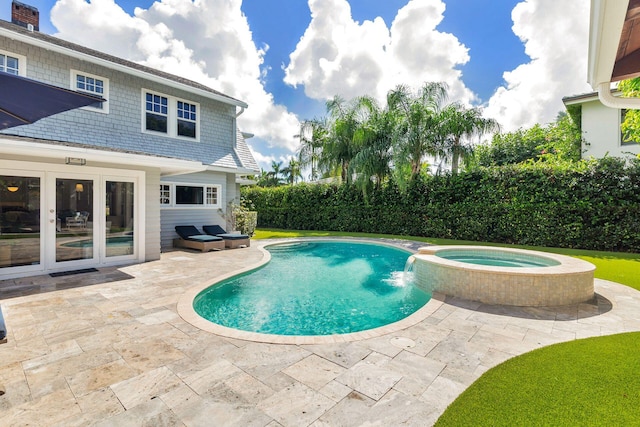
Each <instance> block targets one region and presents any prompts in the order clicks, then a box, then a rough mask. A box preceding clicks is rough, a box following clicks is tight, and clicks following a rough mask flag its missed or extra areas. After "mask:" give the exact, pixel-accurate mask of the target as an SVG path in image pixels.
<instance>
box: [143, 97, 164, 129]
mask: <svg viewBox="0 0 640 427" xmlns="http://www.w3.org/2000/svg"><path fill="white" fill-rule="evenodd" d="M168 121H169V99H168V98H167V97H165V96H161V95H155V94H153V93H149V92H147V95H146V120H145V123H146V129H147V130H151V131H154V132H162V133H167V130H168V127H167V123H168Z"/></svg>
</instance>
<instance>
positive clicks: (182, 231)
mask: <svg viewBox="0 0 640 427" xmlns="http://www.w3.org/2000/svg"><path fill="white" fill-rule="evenodd" d="M176 233H178V236H180V238H182V239H184V240H191V241H193V242H215V241H217V240H222V237H217V236H210V235H207V234H202V233H201V232H200V231H198V229H197V228H196V227H194V226H193V225H176Z"/></svg>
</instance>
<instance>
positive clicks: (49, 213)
mask: <svg viewBox="0 0 640 427" xmlns="http://www.w3.org/2000/svg"><path fill="white" fill-rule="evenodd" d="M0 163H1V162H0ZM13 163H14V164H15V165H17V166H19V165H22V166H23V168H22V169H9V168H2V167H0V279H2V278H6V277H19V276H23V275H29V274H39V273H49V272H57V271H68V270H76V269H82V268H88V267H98V266H101V265H117V264H122V263H129V262H132V261H135V260H144V240H143V236H144V233H140V232H139V230H142V229H144V224H143V222H141V219H142V218H143V217H144V203H143V201H144V192H143V191H142V190H141V189H143V188H144V184H143V183H144V173H142V172H137V171H124V170H114V169H101V168H87V167H78V168H74V169H73V170H69V171H67V169H71V168H68V167H67V168H61V167H56V166H50V169H48V170H47V169H45V170H43V169H40V168H37V169H36V168H35V166H33V165H34V164H28V163H26V162H25V163H22V162H13ZM0 166H2V165H1V164H0ZM41 166H43V165H42V164H41ZM30 167H33V168H30ZM85 171H86V172H85Z"/></svg>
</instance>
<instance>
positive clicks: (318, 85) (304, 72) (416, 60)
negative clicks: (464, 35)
mask: <svg viewBox="0 0 640 427" xmlns="http://www.w3.org/2000/svg"><path fill="white" fill-rule="evenodd" d="M309 8H310V9H311V17H312V19H311V23H310V24H309V27H308V28H307V30H306V31H305V33H304V36H303V37H302V38H301V39H300V41H299V43H298V45H297V46H296V49H295V51H294V52H292V53H291V55H290V62H289V64H288V65H287V66H286V68H285V79H284V80H285V82H286V83H287V84H289V85H292V86H297V85H304V89H305V93H306V94H307V96H309V97H311V98H315V99H321V100H325V99H330V98H332V97H333V96H334V95H341V96H342V97H344V98H345V99H350V98H353V97H355V96H359V95H364V94H368V95H373V96H375V97H377V98H378V99H380V100H383V99H384V97H385V95H386V93H387V92H388V91H389V90H390V89H392V88H394V87H395V86H396V85H398V84H407V85H410V86H413V87H418V86H421V85H422V83H424V82H426V81H444V82H446V83H447V84H449V87H450V91H449V94H450V96H451V98H452V99H454V100H458V101H462V102H469V101H471V100H473V99H474V95H473V93H472V92H471V91H470V90H469V89H468V88H466V87H465V85H464V83H463V82H462V81H461V72H460V71H459V70H457V69H456V68H455V67H456V66H459V65H462V64H465V63H466V62H467V61H468V60H469V55H468V53H467V51H468V49H467V48H466V47H465V46H464V45H462V44H461V43H460V42H459V41H458V39H457V38H456V37H455V36H454V35H452V34H448V33H443V32H440V31H438V30H436V26H437V25H438V24H439V23H440V22H441V21H442V19H443V13H444V10H445V5H444V3H443V2H442V1H441V0H410V1H409V2H408V3H407V5H406V6H404V7H403V8H401V9H400V10H399V11H398V14H397V16H396V17H395V19H394V21H393V23H392V24H391V27H387V25H386V24H385V22H384V21H383V20H382V18H376V19H374V20H373V21H364V22H362V23H359V22H356V21H354V20H353V18H352V17H351V8H350V6H349V3H348V2H347V1H346V0H309Z"/></svg>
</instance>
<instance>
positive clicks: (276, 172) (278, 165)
mask: <svg viewBox="0 0 640 427" xmlns="http://www.w3.org/2000/svg"><path fill="white" fill-rule="evenodd" d="M281 174H282V162H281V161H280V162H276V161H275V160H272V161H271V171H270V172H269V186H270V187H277V186H278V185H280V184H281V183H282V180H281V176H280V175H281Z"/></svg>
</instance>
